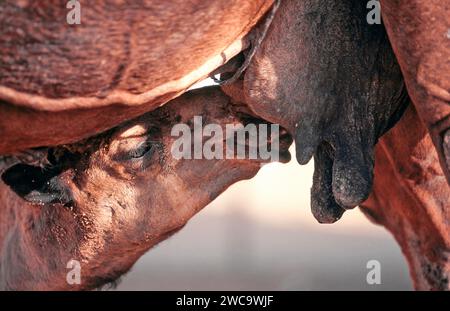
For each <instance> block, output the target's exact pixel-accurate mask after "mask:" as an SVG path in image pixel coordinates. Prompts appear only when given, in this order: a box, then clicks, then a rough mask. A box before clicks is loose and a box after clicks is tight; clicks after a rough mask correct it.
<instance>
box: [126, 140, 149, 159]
mask: <svg viewBox="0 0 450 311" xmlns="http://www.w3.org/2000/svg"><path fill="white" fill-rule="evenodd" d="M154 150H155V146H154V145H153V144H152V143H151V142H148V141H145V142H143V143H141V144H139V146H138V147H137V148H136V149H134V150H131V151H130V153H129V156H130V158H132V159H139V158H142V157H143V156H145V155H151V154H153V152H154Z"/></svg>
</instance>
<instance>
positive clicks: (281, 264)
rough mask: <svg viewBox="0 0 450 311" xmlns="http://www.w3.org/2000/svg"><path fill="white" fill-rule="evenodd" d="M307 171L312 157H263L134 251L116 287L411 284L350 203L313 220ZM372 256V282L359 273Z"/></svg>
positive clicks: (399, 259)
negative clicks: (332, 217)
mask: <svg viewBox="0 0 450 311" xmlns="http://www.w3.org/2000/svg"><path fill="white" fill-rule="evenodd" d="M291 154H292V155H295V150H294V149H293V148H292V149H291ZM312 174H313V163H312V161H311V163H309V164H308V165H307V166H300V165H298V164H297V162H296V161H295V159H293V160H291V162H290V163H288V164H280V163H271V164H268V165H265V166H264V167H262V169H261V170H260V171H259V173H258V175H257V176H255V177H254V178H253V179H251V180H246V181H242V182H239V183H236V184H234V185H233V186H232V187H230V188H229V189H228V190H227V191H226V192H225V193H223V194H222V195H221V196H220V197H219V198H217V199H216V200H215V201H214V202H212V203H211V204H209V206H207V207H206V208H205V209H204V210H203V211H201V212H200V213H199V214H198V215H197V216H195V217H194V218H193V219H192V220H191V221H190V222H189V223H188V224H187V225H186V227H185V228H183V229H182V230H181V231H180V232H179V233H177V234H176V235H174V236H173V237H171V238H170V239H168V240H166V241H164V242H162V243H161V244H159V245H158V246H156V247H155V248H153V249H152V250H151V251H149V252H148V253H147V254H146V255H144V256H143V257H141V259H140V260H139V261H138V262H137V263H136V265H135V266H134V267H133V269H132V270H131V271H130V272H129V273H128V274H126V275H125V276H124V277H123V279H122V281H121V282H120V283H119V285H118V287H117V289H118V290H181V291H187V290H411V289H412V285H411V281H410V279H409V272H408V268H407V265H406V261H405V259H404V258H403V256H402V254H401V251H400V248H399V246H398V245H397V244H396V242H395V240H394V239H393V237H392V236H391V235H390V233H389V232H388V231H386V230H385V229H384V228H383V227H380V226H376V225H374V224H372V223H371V222H370V221H369V220H368V219H367V218H366V217H365V216H364V215H363V214H362V213H361V212H360V211H359V210H358V209H354V210H351V211H348V212H346V213H345V214H344V216H343V218H342V219H341V220H340V221H338V222H337V223H335V224H332V225H321V224H319V223H317V222H316V221H315V219H314V218H313V216H312V214H311V213H310V208H309V192H310V188H311V184H312ZM373 259H375V260H378V261H379V262H380V264H381V284H380V285H369V284H367V281H366V275H367V273H368V271H369V269H367V268H366V264H367V262H368V261H369V260H373Z"/></svg>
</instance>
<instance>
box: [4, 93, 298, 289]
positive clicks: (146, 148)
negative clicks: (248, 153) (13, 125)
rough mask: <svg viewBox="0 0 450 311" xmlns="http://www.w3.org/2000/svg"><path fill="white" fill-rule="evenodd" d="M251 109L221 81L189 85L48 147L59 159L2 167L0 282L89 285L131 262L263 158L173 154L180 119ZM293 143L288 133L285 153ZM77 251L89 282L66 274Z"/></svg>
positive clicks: (223, 120) (10, 285) (239, 118)
mask: <svg viewBox="0 0 450 311" xmlns="http://www.w3.org/2000/svg"><path fill="white" fill-rule="evenodd" d="M243 109H245V108H243V107H240V106H234V105H233V104H231V102H230V99H229V98H228V97H227V96H225V95H224V94H223V93H222V92H221V91H220V88H219V87H211V88H205V89H201V90H196V91H192V92H188V93H186V94H184V95H183V96H181V97H180V98H178V99H176V100H173V101H172V102H170V103H169V104H167V105H166V106H164V107H162V108H160V109H158V110H155V111H153V112H151V113H147V114H145V115H143V116H141V117H139V118H137V119H135V120H133V121H130V122H127V123H125V124H123V125H121V126H119V127H117V128H114V129H113V130H110V131H108V132H106V133H103V134H101V135H99V136H97V137H93V138H90V139H88V140H86V141H82V142H79V143H76V144H73V145H64V146H58V147H56V148H50V149H49V156H48V158H49V159H48V161H49V162H50V163H51V164H52V166H50V167H47V168H46V169H45V170H41V169H40V168H37V167H33V166H28V165H24V164H17V165H13V166H10V167H8V168H6V169H4V172H3V174H2V180H3V182H1V183H0V215H2V216H1V217H2V221H1V222H0V249H1V254H0V288H2V289H16V290H17V289H33V290H48V289H52V290H55V289H58V290H71V289H74V290H75V289H76V290H79V289H91V288H95V287H97V286H100V285H103V284H105V283H106V282H110V281H113V280H115V279H116V278H117V277H118V276H120V275H121V274H123V273H125V272H126V271H128V270H129V269H130V267H131V266H132V265H133V264H134V262H135V261H136V260H137V259H138V258H139V257H140V256H141V255H142V254H144V253H145V252H146V251H147V250H148V249H149V248H151V247H152V246H153V245H155V244H157V243H158V242H160V241H162V240H164V239H165V238H167V237H168V236H170V235H171V234H173V233H174V232H176V231H177V230H179V229H180V228H181V227H182V226H184V225H185V224H186V222H187V221H188V220H189V219H190V218H191V217H192V216H193V215H195V214H196V213H197V212H198V211H199V210H201V208H203V207H204V206H205V205H207V204H208V203H209V202H211V201H212V200H213V199H214V198H215V197H216V196H217V195H219V194H220V193H221V192H223V191H224V190H225V189H226V188H227V187H228V186H230V185H231V184H233V183H235V182H237V181H239V180H242V179H247V178H251V177H253V176H254V175H255V174H256V173H257V171H258V170H259V168H260V166H261V164H262V163H263V162H265V161H262V160H259V159H255V160H248V159H243V160H237V159H231V160H230V159H228V160H226V159H225V160H216V159H214V160H205V159H202V160H188V159H187V160H184V159H180V160H176V159H175V158H174V157H172V154H171V151H170V150H171V146H172V144H173V142H174V140H175V139H176V137H172V136H171V129H172V127H173V126H174V125H175V124H177V123H187V124H189V122H190V123H192V120H193V117H194V116H202V117H203V119H204V123H205V124H206V123H216V124H220V125H221V126H222V127H225V124H242V123H247V122H248V120H249V116H248V115H245V114H244V113H243ZM251 120H254V119H251ZM261 122H262V121H261ZM291 143H292V138H291V137H290V136H289V135H287V134H284V135H283V134H281V136H280V151H282V152H281V153H282V154H286V152H288V151H287V149H288V147H289V145H290V144H291ZM288 160H289V157H286V158H283V161H288ZM71 259H75V260H78V261H79V262H80V263H81V273H82V275H81V277H82V283H81V285H69V284H67V282H66V274H67V273H68V271H69V270H68V269H67V268H66V265H67V263H68V262H69V260H71Z"/></svg>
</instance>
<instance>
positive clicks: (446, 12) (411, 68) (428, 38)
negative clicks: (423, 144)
mask: <svg viewBox="0 0 450 311" xmlns="http://www.w3.org/2000/svg"><path fill="white" fill-rule="evenodd" d="M381 8H382V16H383V21H384V23H385V25H386V29H387V32H388V35H389V39H390V41H391V42H392V47H393V49H394V52H395V55H396V56H397V59H398V61H399V64H400V67H401V69H402V72H403V75H404V77H405V82H406V86H407V88H408V93H409V95H410V96H411V99H412V102H413V103H414V105H415V106H416V108H417V111H418V113H419V116H420V118H421V119H422V120H423V122H424V123H425V125H426V126H427V128H428V130H429V131H430V134H431V138H432V139H433V142H434V145H435V147H436V149H437V152H438V155H439V160H440V162H441V165H442V169H443V171H444V173H445V175H446V177H447V181H448V182H449V183H450V1H448V0H381Z"/></svg>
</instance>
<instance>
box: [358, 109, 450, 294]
mask: <svg viewBox="0 0 450 311" xmlns="http://www.w3.org/2000/svg"><path fill="white" fill-rule="evenodd" d="M375 158H376V165H375V174H374V175H375V176H374V185H373V192H372V193H371V195H370V197H369V199H368V200H367V201H366V202H364V203H363V204H362V206H361V210H362V211H363V212H365V214H366V215H367V216H369V218H370V219H372V220H373V221H374V222H375V223H377V224H381V225H383V226H384V227H386V228H387V229H388V230H389V231H390V232H391V233H392V234H393V235H394V237H395V239H396V240H397V242H398V243H399V244H400V246H401V248H402V251H403V253H404V255H405V257H406V259H407V260H408V263H409V267H410V273H411V276H412V279H413V281H414V287H415V288H416V289H417V290H450V284H449V280H450V209H449V203H450V187H449V185H448V183H447V181H446V179H445V176H444V174H443V172H442V169H441V167H440V165H439V161H438V155H437V153H436V151H435V149H434V148H433V142H432V140H431V137H430V134H429V133H428V131H427V129H426V128H425V126H424V125H423V123H422V122H421V120H420V119H419V117H418V115H417V113H416V111H415V109H414V108H413V106H410V108H408V110H407V111H406V112H405V114H404V116H403V117H402V118H401V120H400V121H399V122H398V123H397V125H396V126H395V127H394V128H392V129H391V130H390V131H389V132H387V133H386V134H385V135H384V136H383V137H382V138H381V139H380V141H379V143H378V144H377V147H376V153H375Z"/></svg>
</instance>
